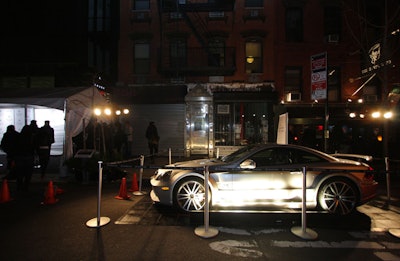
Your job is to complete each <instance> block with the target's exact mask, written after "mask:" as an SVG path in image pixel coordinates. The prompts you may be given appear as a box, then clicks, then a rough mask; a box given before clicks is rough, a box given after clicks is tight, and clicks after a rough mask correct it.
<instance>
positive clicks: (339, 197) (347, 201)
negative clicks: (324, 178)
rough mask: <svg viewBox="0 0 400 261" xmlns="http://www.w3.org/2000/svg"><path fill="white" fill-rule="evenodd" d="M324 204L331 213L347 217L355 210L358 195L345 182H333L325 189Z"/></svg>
mask: <svg viewBox="0 0 400 261" xmlns="http://www.w3.org/2000/svg"><path fill="white" fill-rule="evenodd" d="M323 203H324V204H325V208H326V209H327V210H328V211H329V212H331V213H337V214H342V215H346V214H348V213H350V212H352V211H353V210H354V207H355V205H356V193H355V191H354V189H353V187H352V186H350V185H349V184H347V183H345V182H332V183H330V184H328V185H327V186H326V187H325V189H324V193H323Z"/></svg>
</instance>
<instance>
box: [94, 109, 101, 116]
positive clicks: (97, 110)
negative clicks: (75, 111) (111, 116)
mask: <svg viewBox="0 0 400 261" xmlns="http://www.w3.org/2000/svg"><path fill="white" fill-rule="evenodd" d="M93 112H94V115H96V116H100V115H101V110H100V109H99V108H95V109H94V111H93Z"/></svg>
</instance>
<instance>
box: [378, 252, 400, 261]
mask: <svg viewBox="0 0 400 261" xmlns="http://www.w3.org/2000/svg"><path fill="white" fill-rule="evenodd" d="M374 255H376V256H377V257H378V258H379V259H381V260H383V261H398V260H400V257H399V256H396V255H393V254H392V253H389V252H374Z"/></svg>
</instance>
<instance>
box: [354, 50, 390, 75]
mask: <svg viewBox="0 0 400 261" xmlns="http://www.w3.org/2000/svg"><path fill="white" fill-rule="evenodd" d="M381 50H382V47H381V44H380V43H376V44H374V45H373V46H372V47H371V48H370V49H369V51H368V56H369V59H370V63H371V65H370V66H369V67H367V68H364V69H363V70H361V73H362V74H366V73H369V72H374V71H376V70H379V69H380V68H382V67H384V66H387V65H391V64H392V61H391V60H390V59H388V60H384V61H380V60H381V57H382V55H381Z"/></svg>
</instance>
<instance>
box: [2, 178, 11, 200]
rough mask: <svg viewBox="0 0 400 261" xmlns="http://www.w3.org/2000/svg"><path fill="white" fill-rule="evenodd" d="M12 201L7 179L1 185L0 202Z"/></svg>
mask: <svg viewBox="0 0 400 261" xmlns="http://www.w3.org/2000/svg"><path fill="white" fill-rule="evenodd" d="M8 201H11V196H10V190H9V189H8V182H7V179H4V180H3V186H2V187H1V194H0V203H5V202H8Z"/></svg>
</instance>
